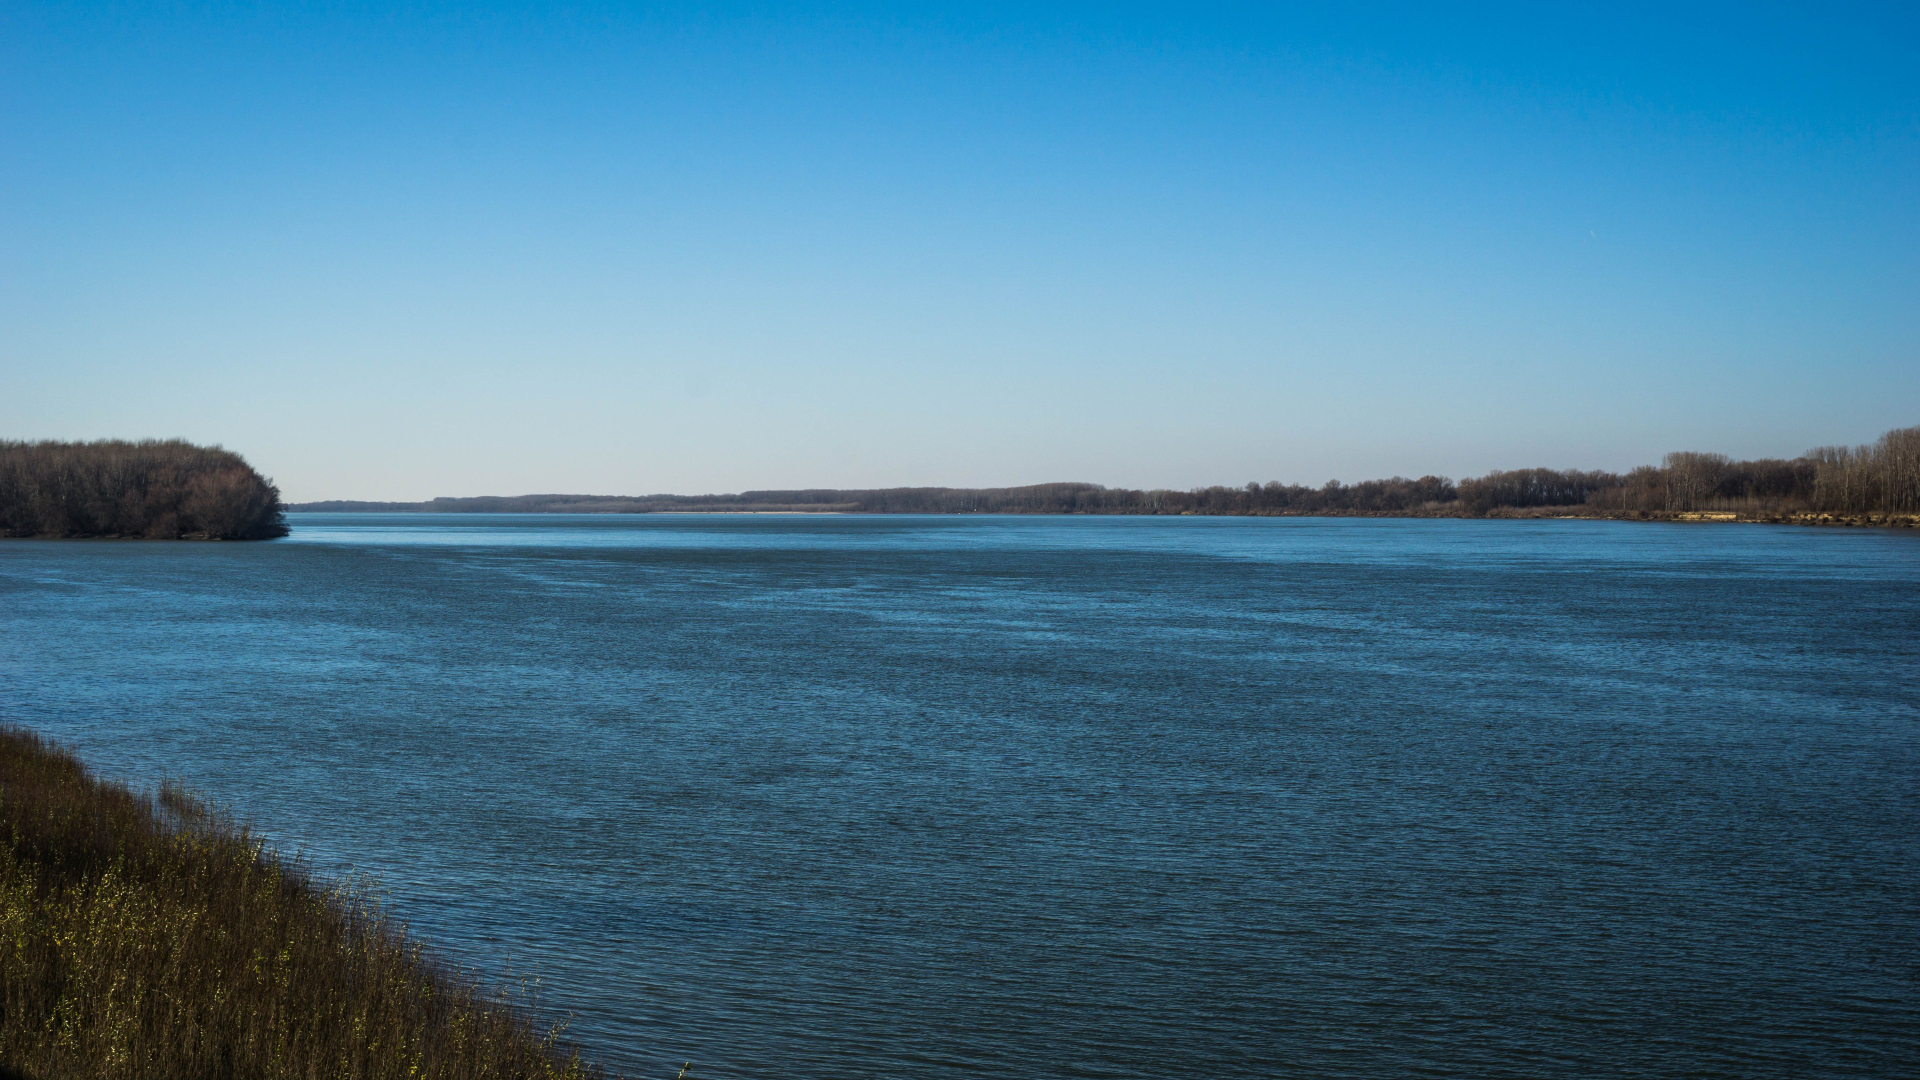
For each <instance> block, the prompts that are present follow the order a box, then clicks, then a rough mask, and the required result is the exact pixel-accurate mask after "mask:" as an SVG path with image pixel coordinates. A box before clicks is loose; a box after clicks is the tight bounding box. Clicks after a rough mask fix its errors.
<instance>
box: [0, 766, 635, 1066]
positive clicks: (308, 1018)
mask: <svg viewBox="0 0 1920 1080" xmlns="http://www.w3.org/2000/svg"><path fill="white" fill-rule="evenodd" d="M0 838H4V842H3V843H0V927H3V928H4V931H5V933H4V937H3V938H0V945H3V946H4V947H5V948H7V950H8V952H7V960H6V963H5V964H4V965H0V1077H8V1078H21V1080H53V1078H59V1080H84V1078H101V1080H105V1078H108V1077H115V1078H118V1077H127V1078H133V1077H141V1078H166V1077H182V1078H185V1077H208V1076H244V1077H262V1078H267V1077H287V1078H292V1077H313V1076H328V1077H355V1078H367V1080H403V1078H420V1077H435V1078H442V1080H523V1078H524V1080H532V1078H541V1080H557V1078H578V1080H586V1078H589V1077H595V1076H598V1075H599V1074H598V1071H597V1070H595V1069H593V1068H592V1067H590V1066H588V1065H587V1064H586V1063H585V1062H583V1061H582V1060H581V1059H580V1058H579V1057H578V1056H577V1055H575V1054H571V1053H568V1052H566V1051H565V1050H564V1049H563V1048H562V1047H561V1046H560V1045H559V1044H558V1042H557V1041H556V1038H555V1037H554V1035H553V1034H550V1033H544V1034H543V1033H542V1032H540V1031H539V1030H537V1029H536V1028H535V1026H534V1024H533V1022H532V1021H531V1020H530V1019H529V1017H528V1016H527V1015H525V1014H524V1013H523V1012H521V1011H519V1010H517V1009H516V1008H514V1007H513V1006H511V1005H510V1004H508V1003H506V1002H504V1001H502V1000H501V999H499V998H497V997H495V996H493V995H490V994H488V993H486V992H484V991H483V990H481V989H480V988H479V987H478V986H477V985H476V984H475V983H473V982H472V981H471V980H470V979H468V978H466V977H465V976H463V975H461V974H460V973H458V972H455V971H453V970H452V969H450V968H448V967H446V966H444V965H442V964H440V963H438V962H436V961H435V960H433V959H432V958H431V957H430V956H428V955H427V954H426V953H424V952H423V951H422V949H421V947H420V946H419V945H418V944H416V943H414V942H411V941H409V940H408V939H407V937H406V934H405V932H404V930H403V929H401V928H400V927H397V926H395V925H394V924H393V923H391V922H388V921H387V920H386V918H385V917H384V916H383V915H382V914H381V912H380V910H379V907H378V906H377V904H376V903H375V902H374V901H373V900H372V899H371V898H370V897H369V896H368V895H367V894H366V892H365V891H364V890H361V889H354V888H349V887H345V886H342V885H339V884H336V883H329V882H325V881H321V880H317V879H314V878H312V877H310V876H309V875H307V874H306V873H305V872H303V871H302V870H301V869H300V868H299V867H297V866H295V865H291V864H289V863H287V862H285V861H284V860H282V859H280V858H278V857H277V856H276V855H275V854H274V853H273V852H272V851H270V850H268V849H267V848H265V847H264V846H263V845H262V844H261V843H260V842H259V841H257V840H255V839H254V838H252V837H251V836H250V835H249V834H248V832H247V830H246V829H245V827H244V826H239V825H236V824H233V823H231V822H229V821H226V820H225V819H223V818H222V817H221V816H220V815H217V814H214V813H211V812H209V811H208V810H207V808H206V807H205V806H204V805H203V804H201V803H199V802H198V801H196V800H194V799H193V798H192V797H190V796H188V795H186V794H184V793H183V792H181V791H180V790H178V789H177V788H174V787H170V786H168V787H162V788H161V790H160V792H159V793H158V794H157V795H155V796H147V795H143V794H140V793H137V792H134V791H132V790H130V789H128V788H126V787H124V786H122V785H120V784H115V783H111V782H107V781H103V780H100V779H97V778H95V777H93V776H91V775H90V774H89V773H88V772H87V770H86V768H85V767H84V766H82V765H81V764H80V762H79V761H78V760H77V759H76V758H75V757H74V756H73V755H71V754H69V753H67V752H66V751H64V750H61V749H60V748H58V747H56V746H53V745H51V744H49V743H47V742H46V741H44V740H42V739H41V738H39V737H38V736H37V735H34V734H33V733H31V732H28V731H23V730H20V729H17V728H0Z"/></svg>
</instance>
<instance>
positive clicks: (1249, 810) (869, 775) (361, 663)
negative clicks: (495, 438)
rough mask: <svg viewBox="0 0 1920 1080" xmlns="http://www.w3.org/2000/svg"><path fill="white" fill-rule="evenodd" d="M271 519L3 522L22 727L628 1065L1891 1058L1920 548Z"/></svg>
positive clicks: (1469, 1063) (1580, 1066)
mask: <svg viewBox="0 0 1920 1080" xmlns="http://www.w3.org/2000/svg"><path fill="white" fill-rule="evenodd" d="M293 522H294V532H293V535H292V536H291V537H290V538H289V539H286V540H282V541H277V542H273V543H265V544H195V543H138V542H113V541H103V542H76V541H65V542H38V541H4V542H0V642H3V644H0V721H4V722H9V723H13V724H21V725H26V726H29V727H32V728H35V729H38V730H40V731H42V732H44V733H46V734H48V735H50V736H52V737H54V738H56V739H58V740H60V741H63V742H65V743H67V744H69V745H71V746H73V747H75V748H76V749H77V750H78V751H79V752H80V753H81V754H82V756H83V757H84V758H85V759H86V760H87V761H88V762H89V763H91V764H93V765H94V766H95V767H96V768H97V769H99V770H100V771H101V772H103V773H104V774H107V775H111V776H115V777H120V778H125V779H128V780H131V781H134V782H136V783H138V784H143V785H150V784H152V783H153V782H156V781H158V780H159V779H161V778H162V777H165V776H173V777H179V778H182V779H184V780H186V781H187V782H188V783H189V784H190V786H192V787H194V788H196V789H197V790H199V791H200V792H201V793H202V794H204V795H206V796H209V797H211V798H212V799H214V800H216V801H218V802H223V803H226V804H228V805H230V806H232V807H233V808H234V809H235V810H236V811H238V812H239V813H240V814H241V815H242V816H243V817H244V818H246V819H248V820H250V821H252V822H253V823H255V824H256V825H257V826H258V827H259V829H260V830H261V831H262V832H263V833H265V834H266V835H267V836H269V837H270V838H272V840H273V841H274V842H275V843H276V844H277V845H278V846H279V847H280V848H281V849H282V850H284V851H289V852H294V853H301V854H304V856H305V857H307V858H308V859H310V860H311V862H312V863H313V864H314V865H315V866H316V867H317V868H318V869H320V870H321V871H323V872H325V873H328V874H341V873H346V872H355V873H365V874H371V875H373V876H374V877H376V878H377V879H378V881H379V883H380V888H382V889H383V890H384V891H385V892H386V893H387V894H388V895H389V896H390V902H391V905H392V907H393V909H394V910H396V911H397V912H398V914H399V915H400V917H401V918H403V919H404V920H405V921H406V922H407V923H408V924H409V925H410V926H411V927H412V928H413V930H414V932H415V933H417V934H418V935H420V936H421V937H423V938H425V939H426V940H427V941H428V942H429V943H430V944H431V945H432V946H433V947H434V948H435V949H436V950H437V951H439V953H440V954H441V955H442V956H445V957H448V958H451V959H452V960H454V961H456V962H458V963H460V964H462V965H466V966H469V967H473V968H477V969H479V970H480V971H482V972H484V973H485V975H486V977H487V978H488V979H490V980H493V981H495V982H511V983H513V984H515V985H519V984H521V983H522V982H523V981H525V982H526V985H528V986H530V987H531V988H532V991H533V992H534V993H535V994H536V999H537V1003H538V1006H539V1007H540V1008H541V1009H542V1010H543V1011H544V1014H545V1015H547V1016H548V1017H550V1018H561V1017H570V1018H571V1020H570V1027H569V1032H570V1036H571V1038H572V1039H573V1040H575V1041H576V1042H577V1043H578V1044H579V1045H580V1046H582V1047H583V1048H584V1049H585V1050H586V1052H587V1053H588V1054H589V1055H590V1056H592V1057H594V1058H596V1059H598V1060H601V1061H603V1062H605V1063H606V1064H608V1065H609V1066H610V1067H613V1068H617V1069H620V1070H623V1071H625V1072H627V1073H629V1074H631V1075H638V1076H644V1077H650V1078H664V1077H670V1076H672V1075H673V1073H674V1071H675V1070H677V1069H678V1068H679V1067H680V1065H681V1063H682V1062H686V1061H692V1062H693V1063H694V1066H693V1070H692V1071H691V1073H690V1074H689V1075H690V1076H694V1077H700V1078H703V1080H704V1078H766V1080H775V1078H779V1080H786V1078H816V1077H819V1078H825V1077H902V1078H919V1077H924V1078H949V1077H962V1076H966V1077H973V1076H994V1077H1007V1078H1024V1077H1047V1078H1053V1077H1111V1078H1116V1080H1117V1078H1122V1077H1125V1078H1134V1077H1204V1078H1207V1080H1221V1078H1233V1077H1258V1078H1262V1080H1267V1078H1275V1077H1296V1078H1309V1077H1376V1076H1377V1077H1438V1076H1453V1077H1550V1076H1582V1077H1641V1076H1662V1077H1681V1076H1686V1077H1708V1076H1716V1077H1718V1076H1725V1077H1815V1076H1833V1077H1840V1076H1860V1077H1865V1076H1880V1077H1896V1076H1899V1077H1912V1076H1915V1075H1920V535H1916V534H1914V533H1911V532H1904V533H1903V532H1892V531H1864V530H1863V531H1847V530H1817V529H1804V528H1776V527H1765V526H1733V525H1695V526H1684V525H1647V524H1629V523H1616V522H1581V521H1532V522H1498V521H1393V520H1337V519H1232V518H1228V519H1219V518H1212V519H1209V518H1046V517H1027V518H1023V517H833V516H813V517H784V516H696V515H687V516H678V515H672V516H670V515H658V516H638V517H625V516H593V517H571V516H569V517H557V516H524V517H515V516H465V515H446V516H437V515H431V516H430V515H319V514H308V515H296V516H295V517H294V518H293ZM532 980H537V983H535V982H533V981H532Z"/></svg>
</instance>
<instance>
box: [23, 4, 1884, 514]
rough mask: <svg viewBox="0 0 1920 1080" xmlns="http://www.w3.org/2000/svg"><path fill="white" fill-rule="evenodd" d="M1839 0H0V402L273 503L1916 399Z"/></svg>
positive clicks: (1733, 436)
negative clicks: (357, 1) (917, 3)
mask: <svg viewBox="0 0 1920 1080" xmlns="http://www.w3.org/2000/svg"><path fill="white" fill-rule="evenodd" d="M1917 73H1920V16H1916V15H1915V14H1914V13H1913V11H1912V9H1910V8H1905V7H1899V6H1894V5H1884V6H1848V7H1821V8H1819V9H1814V8H1811V7H1808V8H1792V7H1768V8H1764V9H1750V8H1748V7H1746V6H1736V5H1696V6H1692V7H1688V8H1685V9H1681V10H1679V11H1678V13H1676V12H1675V10H1674V9H1670V8H1665V7H1662V8H1655V7H1638V8H1623V7H1617V6H1608V7H1605V8H1601V7H1590V8H1587V7H1557V8H1555V9H1554V10H1553V11H1552V12H1551V13H1545V12H1541V11H1537V10H1530V9H1527V8H1522V7H1517V6H1516V7H1480V8H1476V9H1474V11H1472V12H1471V13H1467V14H1459V13H1454V14H1437V13H1435V12H1433V11H1431V10H1428V9H1425V8H1418V7H1411V6H1407V7H1401V6H1373V7H1369V8H1366V9H1364V10H1361V9H1353V8H1350V7H1344V6H1342V7H1334V6H1326V7H1303V8H1299V9H1295V10H1293V11H1290V12H1287V13H1281V14H1275V13H1270V12H1254V11H1249V10H1245V9H1238V8H1225V7H1222V8H1211V9H1208V10H1207V11H1206V12H1204V13H1200V14H1195V13H1191V12H1182V13H1179V14H1169V13H1166V12H1163V11H1152V10H1148V9H1143V8H1118V9H1116V8H1108V7H1101V8H1095V7H1051V8H1047V9H1045V10H1035V9H1032V8H1029V7H1025V6H1022V7H1011V6H1009V7H993V6H986V5H970V6H965V7H959V6H953V7H947V8H944V9H941V10H939V11H937V12H918V13H913V14H902V13H899V12H891V11H887V10H884V9H881V8H878V7H854V6H837V7H833V8H810V9H806V10H787V11H781V12H775V11H773V10H771V9H767V8H759V7H737V8H720V7H700V6H683V7H665V8H654V9H649V10H648V11H646V12H644V13H643V12H639V11H635V10H632V9H628V8H626V7H623V6H616V5H593V4H588V5H578V6H573V7H568V8H565V9H540V10H516V9H509V8H505V7H498V8H488V9H482V8H478V7H476V6H474V5H459V6H453V5H422V6H415V7H410V8H408V9H407V10H406V11H405V12H402V13H395V12H392V11H387V10H384V9H382V8H378V7H373V6H366V7H358V6H352V5H348V6H335V7H329V8H327V9H326V10H324V11H318V12H316V11H310V10H304V9H295V8H292V7H284V8H283V7H275V6H271V5H269V6H264V7H261V8H258V9H255V10H253V11H251V12H247V13H223V14H208V13H193V12H185V11H180V10H175V9H171V8H161V7H152V8H148V7H143V6H139V5H135V6H131V7H115V8H112V9H96V8H93V7H69V6H61V5H46V4H24V5H14V6H10V7H9V8H8V9H7V10H6V11H5V12H0V102H3V103H4V104H3V105H0V135H3V136H4V145H5V150H4V151H0V153H4V155H5V158H4V160H5V162H6V166H5V168H4V170H0V228H4V230H5V234H6V236H7V237H8V242H7V243H6V244H5V245H3V246H0V437H7V438H64V439H91V438H102V437H121V438H143V437H172V436H180V437H185V438H189V439H192V440H195V441H198V442H203V443H221V444H224V445H226V446H228V447H230V448H233V449H236V450H239V451H241V452H243V453H244V454H246V455H247V457H248V459H249V460H250V461H251V462H253V463H254V464H255V465H256V466H257V467H259V468H260V469H261V471H263V472H265V473H268V474H270V475H272V476H273V477H274V478H275V479H276V480H277V481H278V482H279V483H280V485H281V487H282V489H283V490H284V491H285V493H286V496H287V498H288V499H289V500H290V501H306V500H317V499H336V498H339V499H395V500H412V499H426V498H430V497H433V496H440V495H450V496H464V495H482V494H519V493H526V492H582V493H598V494H641V493H650V492H679V493H687V494H697V493H702V492H715V491H740V490H744V489H771V488H800V487H838V488H866V487H887V486H898V485H952V486H998V485H1011V484H1027V483H1035V482H1043V481H1055V480H1083V481H1091V482H1096V483H1103V484H1109V485H1114V486H1127V487H1143V488H1151V487H1172V488H1184V487H1189V486H1194V485H1201V484H1212V483H1227V484H1238V483H1244V482H1246V481H1248V480H1257V481H1267V480H1280V481H1283V482H1289V483H1309V484H1316V483H1319V482H1322V481H1325V480H1326V479H1328V478H1330V477H1338V478H1340V479H1344V480H1358V479H1363V478H1367V477H1373V476H1386V475H1391V474H1395V473H1399V474H1405V475H1419V474H1421V473H1440V474H1446V475H1452V476H1456V477H1457V476H1465V475H1473V474H1477V473H1482V472H1485V471H1487V470H1489V469H1494V468H1514V467H1526V466H1534V465H1545V466H1557V467H1568V466H1573V467H1580V468H1607V469H1624V468H1628V467H1630V466H1632V465H1635V464H1640V463H1644V462H1649V461H1652V460H1655V459H1657V458H1658V457H1659V455H1660V454H1661V453H1662V452H1664V451H1668V450H1677V449H1702V450H1718V451H1722V452H1726V453H1730V454H1733V455H1735V456H1737V457H1763V456H1792V455H1795V454H1798V453H1800V452H1802V451H1804V450H1806V449H1808V448H1809V447H1811V446H1814V445H1818V444H1826V443H1846V442H1859V441H1864V440H1867V439H1871V438H1873V437H1875V436H1877V435H1878V434H1879V433H1880V432H1882V431H1884V430H1886V429H1889V428H1893V427H1900V426H1907V425H1911V424H1914V423H1915V422H1916V421H1920V362H1916V361H1920V349H1917V348H1916V342H1920V333H1917V331H1920V304H1917V303H1916V298H1920V267H1917V266H1916V260H1915V258H1914V255H1913V252H1915V251H1916V250H1920V199H1916V198H1915V193H1916V191H1920V184H1917V183H1916V181H1920V74H1917Z"/></svg>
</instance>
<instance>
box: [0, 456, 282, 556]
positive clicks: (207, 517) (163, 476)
mask: <svg viewBox="0 0 1920 1080" xmlns="http://www.w3.org/2000/svg"><path fill="white" fill-rule="evenodd" d="M283 510H284V508H283V507H282V506H281V503H280V489H279V488H276V487H274V486H273V483H272V482H271V481H269V480H267V479H266V478H265V477H263V476H261V475H260V474H259V473H257V472H255V471H254V470H253V468H252V467H251V466H249V465H248V464H247V463H246V461H245V459H243V458H241V456H240V455H239V454H236V453H233V452H232V451H229V450H223V449H221V448H220V447H217V446H215V447H204V446H195V445H193V444H192V443H188V442H184V441H181V440H179V439H173V440H168V441H164V442H162V441H157V440H152V439H149V440H146V441H143V442H124V441H118V440H102V441H99V442H90V443H68V442H5V441H0V536H14V537H20V536H47V537H83V536H99V537H107V536H117V537H140V538H145V539H155V540H176V539H203V540H266V539H271V538H273V537H276V536H285V535H286V534H287V523H286V517H285V514H284V513H283Z"/></svg>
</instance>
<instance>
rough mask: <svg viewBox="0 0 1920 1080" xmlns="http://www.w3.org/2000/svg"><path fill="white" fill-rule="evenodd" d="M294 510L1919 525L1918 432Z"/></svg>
mask: <svg viewBox="0 0 1920 1080" xmlns="http://www.w3.org/2000/svg"><path fill="white" fill-rule="evenodd" d="M290 509H292V510H296V511H315V512H317V511H330V510H331V511H356V510H357V511H425V512H441V513H652V512H668V511H705V512H728V511H733V512H741V511H790V512H792V511H812V512H822V511H838V512H841V513H868V514H957V513H994V514H1254V515H1377V516H1383V517H1389V516H1391V517H1517V516H1548V515H1551V516H1578V517H1609V518H1635V519H1647V520H1663V519H1664V520H1689V519H1704V520H1712V519H1734V520H1748V521H1779V522H1786V521H1792V522H1803V523H1809V524H1891V525H1913V524H1915V523H1916V522H1920V427H1910V428H1901V429H1898V430H1895V431H1889V432H1887V433H1886V434H1885V435H1883V436H1881V437H1880V439H1879V440H1878V441H1876V442H1873V443H1870V444H1868V445H1865V446H1858V447H1845V446H1829V447H1822V448H1820V449H1817V450H1812V451H1809V452H1808V453H1806V454H1804V455H1802V456H1801V457H1798V458H1794V459H1792V460H1783V459H1761V460H1755V461H1736V460H1733V459H1732V458H1729V457H1727V456H1726V455H1725V454H1709V453H1674V454H1668V455H1667V456H1666V458H1665V459H1664V460H1663V461H1662V462H1661V464H1659V465H1647V466H1642V467H1640V468H1637V469H1634V470H1632V471H1631V472H1627V473H1625V474H1621V473H1612V472H1584V471H1580V470H1577V469H1575V470H1559V469H1516V470H1511V471H1498V472H1491V473H1488V474H1487V475H1485V476H1481V477H1476V478H1474V479H1469V480H1461V481H1459V482H1457V483H1456V482H1455V481H1453V480H1450V479H1448V478H1446V477H1443V476H1423V477H1421V478H1419V479H1418V480H1409V479H1407V478H1405V477H1399V476H1396V477H1393V478H1391V479H1387V480H1365V481H1361V482H1360V483H1356V484H1343V483H1340V482H1339V481H1337V480H1336V481H1329V482H1328V483H1327V484H1326V485H1325V486H1324V487H1317V488H1313V487H1305V486H1302V485H1299V484H1281V483H1278V482H1274V483H1267V484H1257V483H1252V484H1248V485H1246V486H1245V487H1240V488H1232V487H1209V488H1195V489H1192V490H1188V491H1164V490H1163V491H1138V490H1130V489H1126V488H1108V487H1102V486H1100V485H1098V484H1036V485H1033V486H1030V487H1014V488H885V489H880V490H871V491H844V490H836V489H829V488H815V489H807V490H797V491H746V492H741V493H740V494H737V495H692V496H689V495H646V496H633V497H627V496H599V495H521V496H512V497H498V496H486V497H480V498H466V499H451V498H439V499H434V500H432V501H430V502H420V503H395V502H345V501H335V502H315V503H302V504H296V505H294V506H292V507H290Z"/></svg>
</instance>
